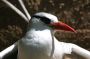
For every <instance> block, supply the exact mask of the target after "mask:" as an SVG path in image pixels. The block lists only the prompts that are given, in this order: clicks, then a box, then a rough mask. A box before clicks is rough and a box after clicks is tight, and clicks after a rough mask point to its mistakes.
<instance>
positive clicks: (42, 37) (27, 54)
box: [0, 0, 90, 59]
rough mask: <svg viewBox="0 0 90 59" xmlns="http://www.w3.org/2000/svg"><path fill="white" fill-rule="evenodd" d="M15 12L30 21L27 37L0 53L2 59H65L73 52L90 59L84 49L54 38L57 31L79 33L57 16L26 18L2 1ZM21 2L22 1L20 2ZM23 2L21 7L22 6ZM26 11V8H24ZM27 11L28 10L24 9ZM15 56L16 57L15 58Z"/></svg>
mask: <svg viewBox="0 0 90 59" xmlns="http://www.w3.org/2000/svg"><path fill="white" fill-rule="evenodd" d="M2 1H3V2H5V3H6V4H7V5H9V7H10V8H12V9H13V10H14V11H15V12H17V10H18V12H17V13H18V14H19V15H20V16H21V17H22V18H23V19H24V20H26V22H28V20H29V19H30V18H31V19H30V21H29V24H28V28H27V32H26V34H25V36H24V37H23V38H22V39H20V40H19V41H18V42H16V43H14V44H13V45H11V46H10V47H8V48H6V49H5V50H3V51H1V52H0V59H12V58H13V59H15V58H17V59H64V55H65V54H71V53H72V52H74V53H76V54H78V55H81V56H82V57H84V58H86V59H90V52H89V51H87V50H86V49H83V48H82V47H80V46H78V45H76V44H73V43H65V42H60V41H58V39H56V38H55V36H54V31H55V30H64V31H71V32H74V33H77V32H76V31H75V30H74V29H73V28H72V27H70V26H69V25H67V24H65V23H63V22H61V21H58V18H57V17H56V16H55V15H52V14H50V13H46V12H38V13H35V14H34V15H33V16H31V17H28V15H29V13H27V11H26V12H25V13H26V16H25V15H24V14H23V13H22V12H21V11H20V10H19V9H17V8H16V7H15V6H13V5H12V4H11V3H9V2H8V1H7V0H2ZM19 1H20V2H21V1H22V0H19ZM22 5H23V4H22V2H21V6H22ZM23 9H24V7H23ZM24 10H26V9H24ZM13 56H14V57H13ZM11 57H12V58H11Z"/></svg>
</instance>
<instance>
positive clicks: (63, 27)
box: [51, 22, 76, 33]
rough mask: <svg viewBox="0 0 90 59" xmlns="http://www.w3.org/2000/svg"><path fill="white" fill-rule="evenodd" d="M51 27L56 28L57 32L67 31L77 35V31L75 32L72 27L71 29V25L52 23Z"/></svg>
mask: <svg viewBox="0 0 90 59" xmlns="http://www.w3.org/2000/svg"><path fill="white" fill-rule="evenodd" d="M51 26H54V28H55V29H56V30H65V31H71V32H75V33H76V30H74V29H73V28H72V27H70V26H69V25H67V24H65V23H63V22H56V23H51Z"/></svg>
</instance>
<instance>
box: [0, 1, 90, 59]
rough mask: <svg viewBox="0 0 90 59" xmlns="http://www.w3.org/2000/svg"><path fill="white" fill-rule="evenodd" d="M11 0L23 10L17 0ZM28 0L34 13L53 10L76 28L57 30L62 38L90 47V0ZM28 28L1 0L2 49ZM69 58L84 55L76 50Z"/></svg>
mask: <svg viewBox="0 0 90 59" xmlns="http://www.w3.org/2000/svg"><path fill="white" fill-rule="evenodd" d="M9 1H10V2H12V3H13V4H14V5H15V6H16V7H18V8H19V9H20V10H22V9H21V7H20V5H19V3H18V1H17V0H15V1H12V0H9ZM24 2H25V5H26V7H27V9H28V11H29V13H30V14H31V15H32V14H34V13H36V12H40V11H45V12H49V13H52V14H54V15H56V16H57V17H58V18H59V20H60V21H62V22H65V23H67V24H68V25H70V26H72V27H73V28H75V29H76V31H77V33H71V32H65V31H58V32H56V33H55V36H56V37H57V38H58V40H60V41H64V42H71V43H74V44H77V45H79V46H81V47H83V48H85V49H87V50H90V17H89V16H90V1H89V0H69V1H68V0H24ZM22 11H23V10H22ZM26 28H27V23H26V22H25V21H24V20H23V19H22V18H21V17H20V16H19V15H17V14H16V13H15V12H14V11H12V10H11V9H10V8H9V7H8V6H6V5H5V4H4V3H3V2H1V1H0V51H2V50H3V49H5V48H6V47H8V46H9V45H11V44H13V43H14V42H16V41H18V40H19V39H21V38H22V37H23V35H24V34H25V32H26ZM66 58H67V59H70V58H71V59H82V58H81V57H80V56H77V55H75V54H72V55H67V56H66Z"/></svg>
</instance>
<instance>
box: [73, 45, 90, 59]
mask: <svg viewBox="0 0 90 59" xmlns="http://www.w3.org/2000/svg"><path fill="white" fill-rule="evenodd" d="M72 52H74V53H76V54H78V55H80V56H82V57H84V58H86V59H90V51H88V50H86V49H83V48H81V47H79V46H77V45H75V44H72Z"/></svg>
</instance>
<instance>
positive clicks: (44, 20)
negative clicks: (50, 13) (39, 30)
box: [41, 17, 51, 24]
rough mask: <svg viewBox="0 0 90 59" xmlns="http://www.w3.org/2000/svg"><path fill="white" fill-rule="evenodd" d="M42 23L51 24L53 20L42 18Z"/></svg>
mask: <svg viewBox="0 0 90 59" xmlns="http://www.w3.org/2000/svg"><path fill="white" fill-rule="evenodd" d="M41 21H42V22H44V23H45V24H50V22H51V20H50V19H48V18H45V17H42V18H41Z"/></svg>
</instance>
